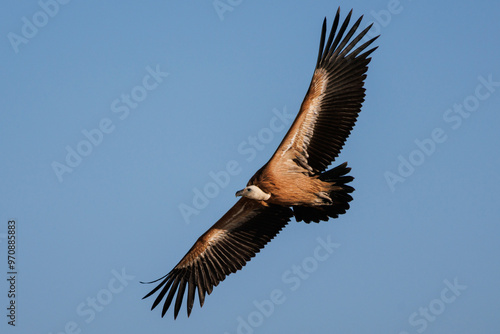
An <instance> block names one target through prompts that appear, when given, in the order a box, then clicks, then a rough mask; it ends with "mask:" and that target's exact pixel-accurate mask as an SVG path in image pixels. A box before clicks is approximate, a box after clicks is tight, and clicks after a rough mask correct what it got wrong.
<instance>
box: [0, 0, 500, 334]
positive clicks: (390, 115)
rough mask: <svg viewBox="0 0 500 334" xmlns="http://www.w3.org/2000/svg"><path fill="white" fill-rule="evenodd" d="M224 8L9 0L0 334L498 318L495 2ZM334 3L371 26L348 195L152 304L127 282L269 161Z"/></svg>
mask: <svg viewBox="0 0 500 334" xmlns="http://www.w3.org/2000/svg"><path fill="white" fill-rule="evenodd" d="M216 4H218V6H219V8H225V10H221V9H219V12H218V11H217V9H216V8H215V7H214V2H213V1H200V2H196V3H191V2H182V3H181V2H175V4H174V2H171V3H170V4H166V3H165V2H159V1H158V2H148V3H137V2H135V1H122V2H119V3H118V2H114V3H108V2H106V3H103V2H98V1H85V2H84V1H71V2H68V3H63V1H61V2H55V0H41V1H40V2H37V1H24V2H15V3H14V2H9V3H8V4H3V5H2V7H3V8H2V10H1V11H0V13H1V14H0V16H1V19H0V33H1V35H3V42H2V43H1V44H0V48H1V50H0V54H1V57H2V65H3V66H1V73H2V75H1V77H0V88H1V91H2V96H3V99H2V102H3V103H2V105H3V107H2V112H1V122H0V142H1V145H0V153H1V156H2V164H1V166H0V171H1V172H0V189H1V190H0V261H1V264H0V268H2V277H3V278H2V280H0V282H1V283H0V295H1V296H2V297H1V298H0V302H1V304H2V306H1V307H0V309H1V310H2V314H1V319H3V320H2V321H1V323H0V330H1V332H2V333H14V332H16V333H35V332H36V333H53V334H55V333H110V332H117V333H118V332H122V333H139V332H140V333H143V332H144V333H145V332H147V333H166V332H168V333H194V332H210V333H221V334H223V333H277V332H290V333H305V332H309V333H314V332H316V333H394V334H407V333H409V334H413V333H429V334H430V333H448V332H450V333H497V332H498V330H499V328H500V322H499V320H498V315H497V313H498V309H499V308H500V302H499V301H500V289H499V287H498V282H499V281H500V267H499V266H498V256H499V253H500V243H499V242H498V238H499V235H500V227H499V221H500V219H499V218H500V209H499V205H498V203H499V195H498V188H499V186H500V172H499V171H500V155H499V154H498V152H499V150H498V149H499V143H500V131H498V129H499V127H500V116H499V114H498V106H499V102H500V69H499V66H498V64H499V59H500V46H499V43H498V36H497V35H498V34H497V32H498V31H500V21H499V20H498V13H499V12H500V4H498V3H495V2H493V1H481V2H466V1H460V2H456V1H439V2H433V3H430V2H424V1H409V0H401V1H395V0H390V1H387V0H383V1H349V2H348V1H337V2H332V1H315V2H306V1H274V2H272V4H271V3H267V2H255V1H244V0H243V1H236V0H234V1H229V0H221V1H220V2H216ZM223 4H225V6H226V7H224V5H223ZM338 6H340V7H341V13H342V17H344V16H345V14H346V13H347V12H348V10H350V9H351V8H354V16H355V17H358V16H359V15H363V14H364V15H365V19H364V21H363V23H362V26H363V27H364V26H366V24H368V22H371V21H374V22H375V25H374V27H373V29H374V33H377V32H378V33H381V37H380V39H379V40H378V41H377V43H378V45H379V46H380V47H379V49H378V50H377V51H376V52H375V53H374V54H373V60H372V62H371V64H370V68H369V71H368V78H367V80H366V88H367V96H366V101H365V103H364V105H363V109H362V112H361V114H360V117H359V120H358V122H357V125H356V127H355V128H354V131H353V132H352V135H351V137H350V138H349V139H348V141H347V145H346V146H345V148H344V150H343V152H342V154H341V156H340V157H339V159H338V161H337V162H338V163H341V162H344V161H348V162H349V165H350V166H351V167H352V175H353V176H354V177H355V181H354V187H355V188H356V191H355V193H354V201H353V202H352V205H351V209H350V210H349V211H348V212H347V214H345V215H343V216H341V217H340V218H339V219H336V220H331V221H329V222H323V223H321V224H311V225H306V224H303V223H296V222H295V221H292V222H290V224H289V226H288V227H287V228H286V229H285V230H284V231H282V232H281V233H280V235H279V236H278V237H277V238H276V239H275V240H273V241H272V242H271V243H270V244H268V245H267V246H266V248H265V249H264V250H263V251H262V252H261V253H260V254H258V255H257V257H256V258H254V259H253V260H252V261H251V262H249V263H248V264H247V266H246V267H245V268H244V269H243V270H242V271H240V272H238V273H237V274H234V275H230V276H229V277H228V278H227V279H226V280H225V281H224V282H223V283H221V284H220V285H219V286H218V287H216V288H215V290H214V292H213V293H212V295H210V296H208V297H207V299H206V301H205V305H204V307H203V308H201V309H200V308H199V305H197V304H195V308H194V309H193V312H192V314H191V317H190V318H187V317H186V312H185V309H184V308H183V310H182V311H181V313H180V316H179V317H178V319H177V320H175V321H174V320H173V315H172V313H171V312H169V313H168V314H167V315H166V316H165V318H163V319H162V318H161V317H160V310H154V311H153V312H151V311H150V310H149V309H150V306H151V303H152V300H141V298H142V296H143V295H145V294H146V293H147V292H148V291H149V290H150V288H152V286H145V285H142V284H140V283H139V281H148V280H152V279H156V278H158V277H160V276H163V275H164V274H165V273H167V272H168V271H169V270H170V269H171V268H172V267H173V266H174V265H175V264H176V263H177V262H178V260H179V259H180V258H181V257H182V256H183V255H184V254H185V253H186V252H187V250H188V249H189V248H190V247H191V245H192V244H193V243H194V241H195V240H196V239H197V238H198V236H199V235H200V234H201V233H203V232H204V231H205V230H206V229H208V228H209V227H210V226H211V225H212V224H213V223H214V222H215V221H216V220H217V219H218V218H220V217H221V216H222V215H223V214H224V213H225V212H226V211H227V210H228V209H229V208H230V207H231V206H232V205H233V204H234V203H235V201H236V199H235V198H234V193H235V191H236V190H238V189H241V188H242V187H243V186H244V185H245V184H246V182H247V181H248V179H249V178H250V177H251V176H252V175H253V173H254V172H255V171H256V170H258V169H259V168H260V167H261V166H262V164H264V163H265V162H266V161H267V160H268V159H269V157H270V156H271V154H272V153H273V152H274V150H275V148H276V146H277V145H278V144H279V142H280V141H281V139H282V137H283V135H284V134H285V132H286V130H287V129H288V126H289V125H290V123H291V121H292V119H291V117H292V116H291V115H295V113H296V112H297V110H298V108H299V106H300V103H301V102H302V99H303V97H304V95H305V92H306V90H307V87H308V85H309V82H310V78H311V75H312V72H313V69H314V65H315V61H316V57H317V48H318V42H319V37H320V29H321V24H322V20H323V18H324V17H325V16H327V17H328V19H329V22H331V20H332V19H333V17H334V15H335V11H336V9H337V7H338ZM252 138H253V139H252ZM255 138H257V139H255ZM79 152H80V153H79ZM200 193H201V194H202V195H199V194H200ZM197 194H198V195H197ZM187 208H188V209H187ZM186 210H187V211H186ZM186 212H187V213H186ZM11 219H15V221H16V223H17V225H16V226H17V228H16V236H17V239H16V240H17V244H16V263H15V265H16V268H15V269H16V271H17V275H16V299H15V301H16V315H17V318H16V327H17V328H12V326H10V325H8V324H7V320H8V318H7V317H6V316H7V310H6V308H7V306H8V305H9V304H8V303H9V302H10V299H9V298H8V297H7V292H8V291H9V289H10V284H9V283H8V281H7V278H9V275H8V274H7V271H8V268H7V250H8V249H7V246H8V243H7V236H8V221H9V220H11Z"/></svg>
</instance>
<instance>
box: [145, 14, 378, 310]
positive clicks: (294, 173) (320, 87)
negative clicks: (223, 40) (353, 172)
mask: <svg viewBox="0 0 500 334" xmlns="http://www.w3.org/2000/svg"><path fill="white" fill-rule="evenodd" d="M351 14H352V10H351V12H349V14H348V15H347V17H346V19H345V20H344V22H343V23H342V25H341V26H340V29H339V30H338V32H337V28H338V26H339V18H340V9H339V10H338V11H337V14H336V16H335V20H334V21H333V25H332V28H331V31H330V35H329V37H328V40H325V37H326V30H327V29H326V18H325V20H324V21H323V27H322V31H321V39H320V44H319V54H318V59H317V62H316V68H315V70H314V74H313V76H312V81H311V84H310V86H309V90H308V91H307V94H306V96H305V98H304V101H303V102H302V105H301V107H300V110H299V113H298V115H297V117H296V118H295V120H294V122H293V124H292V126H291V127H290V129H289V130H288V132H287V134H286V135H285V137H284V138H283V141H282V142H281V144H280V145H279V146H278V149H277V150H276V152H275V153H274V154H273V156H272V157H271V159H270V160H269V161H268V162H267V163H266V164H265V165H264V166H263V167H262V168H261V169H260V170H259V171H257V173H255V175H254V176H253V177H252V178H251V179H250V181H248V184H247V186H246V187H245V188H244V189H243V190H240V191H238V192H236V196H241V197H242V198H241V199H240V200H239V201H238V202H236V204H235V205H234V206H233V207H232V208H231V209H230V210H229V211H228V212H227V213H226V214H225V215H224V216H223V217H222V218H221V219H220V220H219V221H217V222H216V223H215V225H213V226H212V227H211V228H210V229H208V231H206V232H205V233H204V234H203V235H202V236H201V237H199V238H198V240H197V241H196V242H195V244H194V245H193V247H191V249H190V250H189V251H188V253H187V254H186V255H185V256H184V257H183V258H182V259H181V260H180V262H179V263H178V264H177V265H176V266H175V267H174V268H173V269H172V271H170V272H169V273H168V274H166V275H165V276H163V277H161V278H159V279H157V280H155V281H153V282H149V283H154V282H158V281H160V283H159V284H158V286H156V287H155V288H154V289H153V290H152V291H151V292H149V293H148V294H147V295H146V296H145V297H144V298H147V297H149V296H151V295H153V294H154V293H156V292H158V291H159V294H158V296H157V297H156V299H155V300H154V302H153V306H152V308H151V309H154V308H155V307H156V306H158V305H159V304H160V303H161V302H162V301H163V300H164V302H163V310H162V317H163V316H164V315H165V313H166V311H167V309H168V308H169V306H170V305H171V303H172V301H173V299H174V296H175V295H176V293H177V296H176V298H175V303H174V318H176V317H177V315H178V313H179V310H180V308H181V304H182V300H183V297H184V295H185V292H186V289H187V314H188V316H189V315H190V314H191V310H192V308H193V303H194V299H195V293H196V290H198V299H199V302H200V306H203V303H204V301H205V294H207V293H208V294H210V293H211V292H212V290H213V288H214V287H215V286H217V285H218V284H219V283H220V282H222V281H223V280H224V279H225V278H226V276H227V275H229V274H231V273H234V272H236V271H238V270H240V269H241V268H242V267H243V266H244V265H245V264H246V262H248V261H250V259H251V258H252V257H254V256H255V254H256V253H258V252H259V251H260V249H262V248H263V247H264V246H265V245H266V244H267V243H268V242H269V241H270V240H271V239H273V238H274V237H275V236H276V235H277V234H278V233H279V232H280V231H281V229H282V228H284V227H285V225H286V224H287V223H288V221H289V220H290V219H291V218H292V217H295V219H296V220H297V221H299V222H300V221H304V222H306V223H310V222H319V221H327V220H328V219H329V218H337V217H338V216H339V215H340V214H343V213H345V212H346V210H347V209H349V202H350V201H351V200H352V197H351V195H350V193H352V192H353V191H354V188H352V187H351V186H349V185H348V183H349V182H351V181H352V180H353V177H352V176H348V175H347V173H348V172H349V171H350V168H349V167H347V163H343V164H341V165H339V166H337V167H335V168H333V169H330V170H328V171H325V170H326V168H327V167H328V166H329V165H330V164H331V163H332V162H333V161H334V160H335V158H336V157H337V156H338V155H339V153H340V150H341V149H342V147H343V146H344V142H345V141H346V139H347V137H348V136H349V134H350V132H351V130H352V128H353V126H354V123H355V122H356V118H357V117H358V113H359V112H360V110H361V104H362V102H363V101H364V97H365V89H364V87H363V85H364V79H365V78H366V71H367V69H368V63H369V62H370V60H371V58H370V57H369V55H370V54H371V53H372V52H373V51H374V50H375V49H376V47H373V48H372V49H369V50H367V51H365V50H366V48H367V47H368V46H369V45H370V44H372V42H373V41H374V40H375V39H376V38H377V37H378V36H377V37H375V38H372V39H370V40H368V41H366V42H364V43H362V44H361V45H359V46H358V44H360V43H361V42H360V41H361V39H362V38H363V37H364V36H365V35H366V33H367V32H368V30H369V29H370V27H371V25H370V26H368V27H367V28H365V29H364V30H362V31H361V32H360V33H359V34H357V35H355V34H356V30H357V29H358V27H359V25H360V23H361V19H362V17H360V18H359V19H358V20H357V21H356V22H355V23H354V25H353V26H352V27H351V28H350V29H349V30H347V27H348V25H349V21H350V18H351ZM346 31H347V33H346Z"/></svg>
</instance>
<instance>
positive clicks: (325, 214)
mask: <svg viewBox="0 0 500 334" xmlns="http://www.w3.org/2000/svg"><path fill="white" fill-rule="evenodd" d="M350 171H351V168H350V167H347V162H344V163H343V164H341V165H339V166H337V167H335V168H332V169H330V170H329V171H326V172H324V173H322V174H321V175H320V177H319V178H320V180H322V181H326V182H331V183H333V184H334V185H335V187H334V189H333V190H332V191H331V192H330V194H329V196H330V198H331V200H332V203H331V204H329V205H321V206H294V207H293V212H294V215H295V219H296V220H297V221H298V222H300V221H304V222H306V223H310V222H315V223H319V222H320V221H327V220H329V219H330V218H337V217H338V216H339V215H341V214H344V213H346V211H347V210H348V209H349V202H350V201H352V196H351V195H350V194H351V193H352V192H353V191H354V188H353V187H351V186H349V185H347V183H349V182H351V181H352V180H354V177H352V176H350V175H347V173H349V172H350Z"/></svg>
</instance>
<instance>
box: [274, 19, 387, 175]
mask: <svg viewBox="0 0 500 334" xmlns="http://www.w3.org/2000/svg"><path fill="white" fill-rule="evenodd" d="M351 14H352V10H351V11H350V12H349V14H348V15H347V17H346V19H345V21H344V23H343V24H342V26H341V27H340V29H339V31H338V33H336V31H337V27H338V24H339V17H340V9H339V10H338V11H337V15H336V16H335V20H334V22H333V25H332V29H331V31H330V36H329V37H328V41H327V42H326V46H325V37H326V18H325V20H324V22H323V29H322V32H321V40H320V46H319V54H318V60H317V63H316V69H315V71H314V74H313V77H312V81H311V85H310V86H309V90H308V91H307V94H306V96H305V98H304V101H303V102H302V106H301V107H300V111H299V113H298V115H297V117H296V118H295V121H294V122H293V124H292V126H291V127H290V130H288V133H287V134H286V135H285V138H284V139H283V141H282V142H281V144H280V146H279V147H278V149H277V150H276V152H275V154H274V155H273V157H272V158H271V160H270V161H269V164H285V165H289V163H290V161H293V162H294V163H296V164H297V165H299V166H300V167H302V168H304V169H306V170H308V172H309V173H311V174H315V173H318V172H322V171H324V170H325V169H326V168H327V167H328V165H330V164H331V163H332V162H333V161H334V160H335V158H336V157H337V156H338V155H339V153H340V150H341V149H342V147H343V146H344V143H345V141H346V139H347V137H348V136H349V134H350V133H351V130H352V128H353V126H354V123H355V122H356V118H357V116H358V113H359V112H360V110H361V104H362V102H363V101H364V97H365V89H364V88H363V85H364V79H365V78H366V74H365V73H366V71H367V69H368V63H369V62H370V60H371V58H369V57H368V56H369V55H370V54H371V53H372V52H373V51H374V50H375V49H376V47H375V48H372V49H370V50H368V51H365V52H364V53H362V52H363V51H364V50H365V49H366V48H367V47H368V46H369V45H370V44H371V43H372V42H373V41H374V40H375V39H376V38H377V37H378V36H377V37H375V38H372V39H370V40H368V41H367V42H365V43H363V44H361V45H360V46H358V47H356V46H357V45H358V43H359V42H360V40H361V39H362V38H363V37H364V36H365V34H366V33H367V32H368V30H369V29H370V27H371V25H370V26H368V27H367V28H366V29H364V30H363V31H362V32H360V33H359V34H358V35H357V36H356V37H354V38H353V36H354V34H355V32H356V30H357V29H358V27H359V25H360V23H361V19H362V18H363V17H360V18H359V19H358V20H357V21H356V22H355V23H354V25H353V26H352V27H351V29H350V30H349V31H348V32H347V34H345V36H344V33H345V32H346V29H347V26H348V25H349V20H350V18H351Z"/></svg>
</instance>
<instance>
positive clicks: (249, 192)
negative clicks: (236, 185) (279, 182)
mask: <svg viewBox="0 0 500 334" xmlns="http://www.w3.org/2000/svg"><path fill="white" fill-rule="evenodd" d="M236 196H243V197H246V198H250V199H255V200H257V201H267V200H268V199H269V197H271V195H270V194H267V193H265V192H263V191H262V189H260V188H259V187H257V186H254V185H251V186H248V187H246V188H245V189H242V190H240V191H237V192H236Z"/></svg>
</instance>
